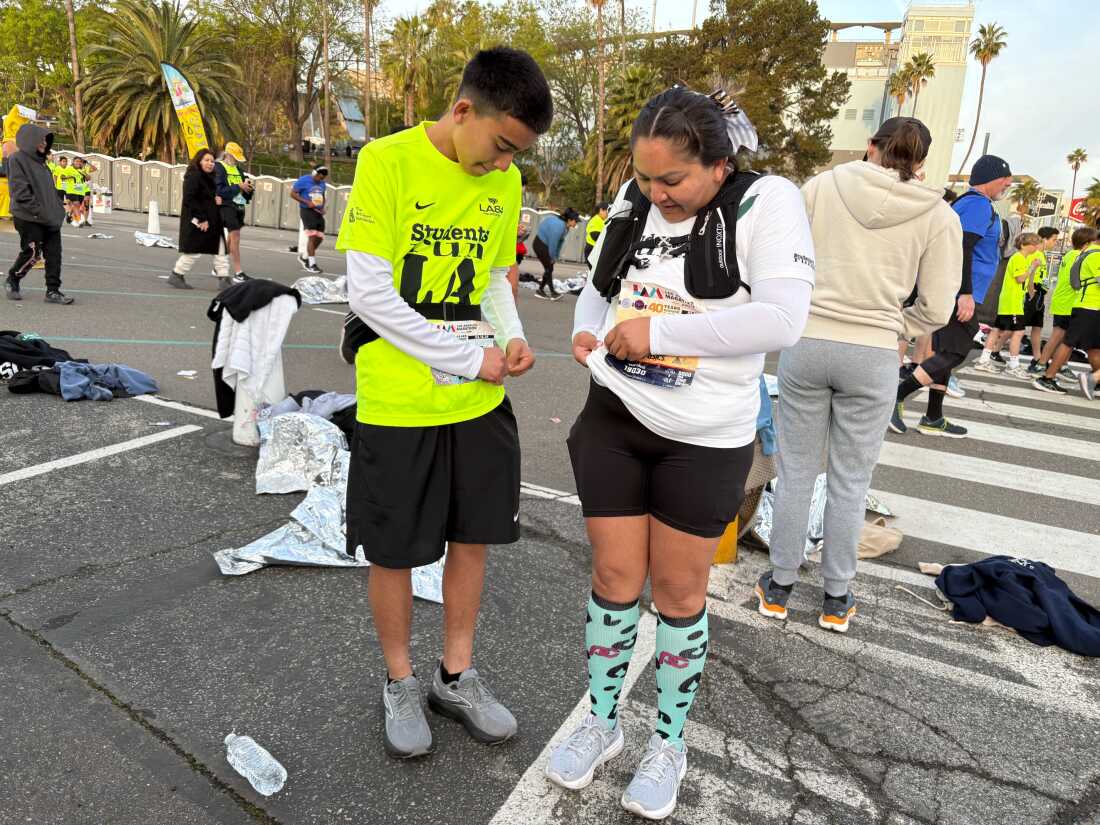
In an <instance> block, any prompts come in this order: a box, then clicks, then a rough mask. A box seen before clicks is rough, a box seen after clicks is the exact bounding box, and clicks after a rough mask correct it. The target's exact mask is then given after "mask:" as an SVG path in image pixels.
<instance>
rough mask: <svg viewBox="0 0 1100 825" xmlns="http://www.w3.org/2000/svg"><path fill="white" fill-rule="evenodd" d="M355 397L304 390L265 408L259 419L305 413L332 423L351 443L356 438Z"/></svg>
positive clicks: (346, 394)
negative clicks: (290, 413)
mask: <svg viewBox="0 0 1100 825" xmlns="http://www.w3.org/2000/svg"><path fill="white" fill-rule="evenodd" d="M355 411H356V402H355V396H354V395H351V394H348V393H337V392H326V391H324V390H304V391H302V392H296V393H294V395H288V396H287V397H286V398H284V399H283V400H282V401H280V402H279V403H277V404H272V405H271V406H269V407H264V408H263V409H261V410H260V412H259V414H258V416H257V418H273V417H275V416H277V415H283V414H285V413H288V412H304V413H309V414H310V415H316V416H319V417H321V418H324V419H325V420H326V421H331V422H332V423H333V424H335V425H336V426H337V427H339V428H340V431H341V432H342V433H343V434H344V437H345V438H347V440H348V443H349V444H350V443H351V440H352V438H354V437H355Z"/></svg>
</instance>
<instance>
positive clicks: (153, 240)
mask: <svg viewBox="0 0 1100 825" xmlns="http://www.w3.org/2000/svg"><path fill="white" fill-rule="evenodd" d="M134 240H135V241H137V244H138V246H147V247H148V246H159V247H162V248H163V249H177V248H178V247H177V246H176V242H175V241H173V240H172V239H171V238H169V237H168V236H167V235H152V234H150V233H148V232H135V233H134Z"/></svg>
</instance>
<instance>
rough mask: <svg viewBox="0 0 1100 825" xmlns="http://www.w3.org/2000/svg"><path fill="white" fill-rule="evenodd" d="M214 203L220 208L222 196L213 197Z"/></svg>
mask: <svg viewBox="0 0 1100 825" xmlns="http://www.w3.org/2000/svg"><path fill="white" fill-rule="evenodd" d="M214 203H216V204H217V205H218V206H221V205H222V196H221V195H215V196H214Z"/></svg>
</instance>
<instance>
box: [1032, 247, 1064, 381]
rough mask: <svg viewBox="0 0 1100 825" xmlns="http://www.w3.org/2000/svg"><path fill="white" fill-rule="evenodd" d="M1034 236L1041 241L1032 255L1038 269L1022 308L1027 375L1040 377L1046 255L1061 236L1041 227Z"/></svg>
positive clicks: (1045, 290) (1041, 370) (1044, 309)
mask: <svg viewBox="0 0 1100 825" xmlns="http://www.w3.org/2000/svg"><path fill="white" fill-rule="evenodd" d="M1036 234H1037V235H1038V236H1039V237H1040V238H1041V239H1042V243H1041V244H1039V248H1038V249H1037V250H1035V252H1034V253H1032V257H1034V258H1035V259H1036V260H1038V261H1039V268H1038V269H1037V270H1035V276H1034V281H1035V289H1034V292H1033V293H1031V297H1029V298H1028V301H1027V304H1026V306H1025V307H1024V327H1026V328H1029V329H1030V330H1031V331H1030V333H1029V334H1030V336H1031V363H1030V364H1029V365H1028V368H1027V371H1028V374H1029V375H1041V374H1042V372H1043V366H1042V365H1043V360H1042V350H1043V321H1044V319H1045V317H1046V294H1047V253H1048V252H1050V250H1052V249H1053V248H1054V244H1055V243H1057V242H1058V236H1059V235H1060V234H1061V233H1060V232H1059V231H1058V229H1056V228H1055V227H1053V226H1041V227H1039V229H1038V231H1037V232H1036Z"/></svg>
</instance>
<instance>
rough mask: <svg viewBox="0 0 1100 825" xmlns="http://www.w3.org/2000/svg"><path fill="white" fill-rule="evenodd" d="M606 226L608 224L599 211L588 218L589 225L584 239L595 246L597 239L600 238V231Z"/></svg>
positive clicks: (585, 230)
mask: <svg viewBox="0 0 1100 825" xmlns="http://www.w3.org/2000/svg"><path fill="white" fill-rule="evenodd" d="M604 226H606V223H605V221H604V219H603V218H601V217H600V213H599V212H597V213H596V214H595V215H593V216H592V217H591V218H589V219H588V226H586V227H585V229H584V239H585V240H586V241H587V242H588V243H589V244H590V245H591V246H595V245H596V241H598V240H599V239H600V233H601V232H603V228H604Z"/></svg>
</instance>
